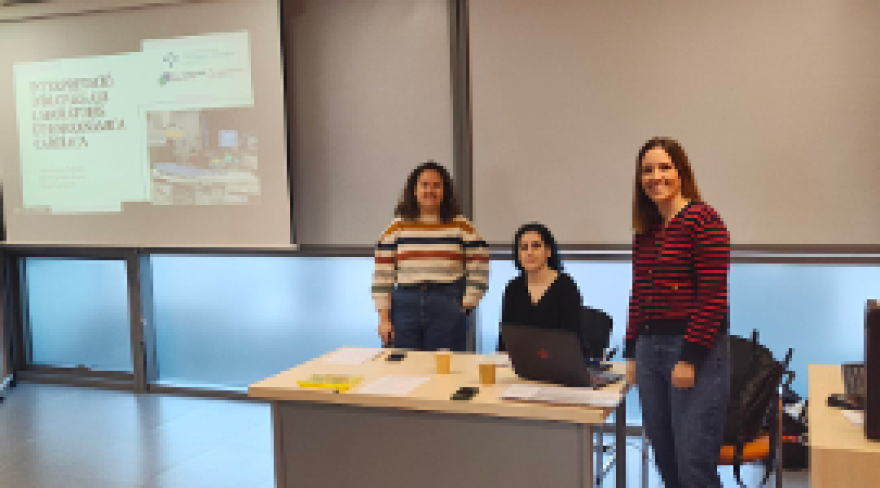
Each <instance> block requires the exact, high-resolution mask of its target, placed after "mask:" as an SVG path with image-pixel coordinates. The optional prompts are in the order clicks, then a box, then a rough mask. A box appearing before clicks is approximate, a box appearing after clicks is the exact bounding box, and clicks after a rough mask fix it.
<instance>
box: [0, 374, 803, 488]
mask: <svg viewBox="0 0 880 488" xmlns="http://www.w3.org/2000/svg"><path fill="white" fill-rule="evenodd" d="M630 444H632V446H631V447H630V448H629V450H628V453H629V457H628V462H627V467H628V472H627V474H628V477H629V478H628V485H629V486H631V487H638V486H640V485H639V481H640V479H641V459H640V454H639V452H638V447H637V445H638V442H637V440H636V439H632V440H631V443H630ZM272 446H273V444H272V427H271V421H270V416H269V408H268V406H266V405H263V404H257V403H251V402H242V401H228V400H215V399H200V398H187V397H180V396H168V395H133V394H131V393H126V392H117V391H108V390H99V389H90V388H75V387H64V386H48V385H34V384H21V385H19V386H18V387H16V388H15V389H14V390H12V391H11V392H9V395H8V397H7V399H6V401H5V402H4V403H3V404H0V488H201V487H210V488H227V487H229V488H271V487H273V486H274V477H273V461H272ZM722 477H723V478H724V484H725V486H729V487H735V486H736V484H735V483H734V482H733V476H732V474H731V470H730V469H729V468H726V469H722ZM745 477H746V480H747V483H748V485H749V486H758V484H757V481H758V480H759V479H760V473H759V472H757V471H756V470H753V469H749V468H747V469H746V470H745ZM610 478H611V479H610V480H606V482H605V483H604V486H605V487H612V486H614V485H613V472H612V473H611V476H610ZM806 480H807V475H806V474H805V473H794V474H787V475H786V479H785V486H786V488H805V487H808V486H809V483H808V482H807V481H806ZM649 486H651V487H659V486H661V483H660V482H659V479H658V477H657V474H656V472H655V471H654V470H653V469H651V470H650V473H649ZM769 486H772V485H769ZM328 488H337V487H328ZM339 488H342V487H339Z"/></svg>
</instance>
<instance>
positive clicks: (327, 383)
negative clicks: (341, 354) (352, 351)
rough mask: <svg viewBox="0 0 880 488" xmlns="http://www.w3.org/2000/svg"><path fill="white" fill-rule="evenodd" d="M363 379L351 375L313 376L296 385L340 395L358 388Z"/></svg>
mask: <svg viewBox="0 0 880 488" xmlns="http://www.w3.org/2000/svg"><path fill="white" fill-rule="evenodd" d="M363 379H364V378H363V376H359V375H351V374H313V375H311V376H309V377H308V378H306V379H304V380H299V381H297V382H296V383H297V384H298V385H299V386H300V387H301V388H311V389H315V390H335V391H337V392H339V393H345V392H346V391H348V390H350V389H352V388H354V387H355V386H357V385H358V384H359V383H360V382H361V381H362V380H363Z"/></svg>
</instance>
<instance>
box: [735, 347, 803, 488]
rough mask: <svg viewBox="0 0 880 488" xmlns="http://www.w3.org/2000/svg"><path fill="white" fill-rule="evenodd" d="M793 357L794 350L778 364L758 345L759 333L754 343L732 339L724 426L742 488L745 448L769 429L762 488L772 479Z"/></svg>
mask: <svg viewBox="0 0 880 488" xmlns="http://www.w3.org/2000/svg"><path fill="white" fill-rule="evenodd" d="M791 355H792V349H789V350H788V353H787V354H786V356H785V360H784V361H782V362H779V361H777V360H775V359H774V358H773V353H771V352H770V350H769V349H767V348H766V347H764V346H762V345H761V344H759V343H758V331H757V330H755V331H754V332H752V337H751V339H744V338H742V337H738V336H730V401H729V403H728V405H727V420H726V421H725V424H724V443H725V444H728V445H732V446H734V460H733V473H734V475H735V476H736V481H737V483H739V485H740V486H745V485H744V484H743V482H742V479H741V477H740V467H741V466H742V461H743V446H744V445H745V444H747V443H749V442H751V441H753V440H755V439H756V438H757V437H758V436H759V435H760V434H761V432H762V430H763V429H764V428H765V427H768V428H769V429H768V430H769V434H770V455H769V456H768V458H767V459H765V461H764V466H765V472H764V480H763V481H762V482H761V485H763V484H764V483H766V482H767V479H768V478H769V477H770V471H771V469H772V467H773V465H774V463H775V461H776V451H775V449H773V447H774V446H775V445H776V443H777V442H778V439H779V435H780V432H779V428H778V422H777V421H776V418H777V415H778V405H777V403H778V402H777V401H776V400H777V398H778V395H779V393H778V389H779V387H780V385H781V384H782V380H783V377H786V376H787V377H788V379H787V381H786V384H788V383H791V380H792V378H793V375H792V373H791V372H790V371H788V364H789V362H790V361H791ZM778 475H779V474H778V473H777V476H778Z"/></svg>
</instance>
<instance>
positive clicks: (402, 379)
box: [356, 374, 431, 395]
mask: <svg viewBox="0 0 880 488" xmlns="http://www.w3.org/2000/svg"><path fill="white" fill-rule="evenodd" d="M430 380H431V378H430V377H428V376H405V375H399V374H389V375H385V376H383V377H381V378H379V379H378V380H376V381H373V382H372V383H369V384H367V385H364V386H363V387H361V388H359V389H358V390H357V392H356V393H364V394H367V395H406V394H408V393H410V392H412V391H413V390H415V389H416V388H418V387H420V386H422V385H424V384H425V383H427V382H428V381H430Z"/></svg>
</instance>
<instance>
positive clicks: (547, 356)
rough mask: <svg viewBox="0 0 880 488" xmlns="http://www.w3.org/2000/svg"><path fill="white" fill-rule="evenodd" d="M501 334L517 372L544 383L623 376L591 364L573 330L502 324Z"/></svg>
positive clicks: (599, 382) (596, 383)
mask: <svg viewBox="0 0 880 488" xmlns="http://www.w3.org/2000/svg"><path fill="white" fill-rule="evenodd" d="M501 336H502V337H503V338H504V345H505V346H506V348H507V354H508V356H510V362H511V363H512V364H513V371H514V372H515V373H516V374H517V376H521V377H523V378H526V379H529V380H534V381H541V382H544V383H555V384H559V385H564V386H574V387H593V388H600V387H603V386H605V385H608V384H611V383H614V382H616V381H619V380H620V379H621V378H622V377H623V375H620V374H615V373H608V372H603V371H597V370H595V369H590V368H588V367H587V364H586V363H585V361H584V353H583V351H582V350H581V343H580V340H579V339H578V336H577V334H575V333H574V332H572V331H570V330H558V329H542V328H538V327H529V326H525V325H515V324H501Z"/></svg>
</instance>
